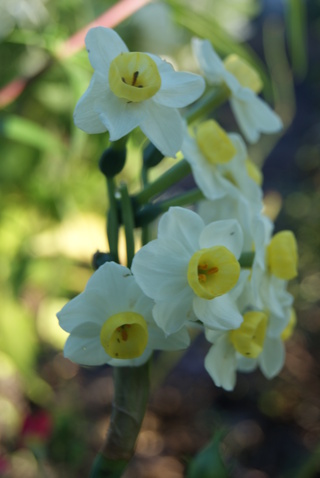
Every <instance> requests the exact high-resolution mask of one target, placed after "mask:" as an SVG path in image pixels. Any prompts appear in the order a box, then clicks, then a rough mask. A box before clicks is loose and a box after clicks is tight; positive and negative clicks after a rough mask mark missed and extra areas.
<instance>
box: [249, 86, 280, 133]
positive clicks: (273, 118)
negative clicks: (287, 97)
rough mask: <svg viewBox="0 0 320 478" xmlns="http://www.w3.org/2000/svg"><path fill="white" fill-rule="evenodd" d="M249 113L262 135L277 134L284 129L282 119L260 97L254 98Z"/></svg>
mask: <svg viewBox="0 0 320 478" xmlns="http://www.w3.org/2000/svg"><path fill="white" fill-rule="evenodd" d="M249 111H250V116H251V118H252V121H256V123H257V125H258V128H259V130H260V131H261V132H262V133H277V132H278V131H280V130H281V129H282V127H283V124H282V121H281V119H280V117H279V116H278V115H277V113H275V112H274V111H273V110H272V109H271V108H270V106H269V105H268V104H267V103H266V102H265V101H263V100H262V99H261V98H259V96H256V95H254V96H253V98H252V100H251V102H250V110H249Z"/></svg>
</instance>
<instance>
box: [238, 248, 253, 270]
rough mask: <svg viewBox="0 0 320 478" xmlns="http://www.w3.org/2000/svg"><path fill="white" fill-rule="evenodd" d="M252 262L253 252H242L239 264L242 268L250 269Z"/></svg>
mask: <svg viewBox="0 0 320 478" xmlns="http://www.w3.org/2000/svg"><path fill="white" fill-rule="evenodd" d="M253 260H254V252H243V253H242V254H241V256H240V259H239V263H240V266H241V267H242V268H244V269H249V268H250V267H252V264H253Z"/></svg>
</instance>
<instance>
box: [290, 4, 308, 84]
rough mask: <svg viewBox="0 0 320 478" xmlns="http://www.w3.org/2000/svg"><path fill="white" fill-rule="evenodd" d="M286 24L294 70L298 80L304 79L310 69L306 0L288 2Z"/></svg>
mask: <svg viewBox="0 0 320 478" xmlns="http://www.w3.org/2000/svg"><path fill="white" fill-rule="evenodd" d="M286 23H287V32H288V45H289V50H290V56H291V63H292V69H293V71H294V73H295V74H296V76H298V78H300V79H303V78H304V77H305V75H306V73H307V68H308V54H307V33H306V30H307V14H306V5H305V1H304V0H288V2H287V9H286Z"/></svg>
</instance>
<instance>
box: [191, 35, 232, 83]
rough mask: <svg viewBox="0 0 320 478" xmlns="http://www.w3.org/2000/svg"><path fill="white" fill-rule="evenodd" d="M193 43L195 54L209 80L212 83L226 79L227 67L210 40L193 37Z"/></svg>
mask: <svg viewBox="0 0 320 478" xmlns="http://www.w3.org/2000/svg"><path fill="white" fill-rule="evenodd" d="M191 45H192V50H193V54H194V55H195V57H196V59H197V60H198V62H199V66H200V68H201V70H202V71H203V73H204V75H205V77H206V78H207V79H208V81H209V82H210V83H212V84H220V83H222V82H223V81H224V74H225V67H224V64H223V62H222V61H221V59H220V58H219V56H218V55H217V53H216V52H215V50H214V49H213V46H212V45H211V43H210V42H209V40H199V38H193V39H192V41H191Z"/></svg>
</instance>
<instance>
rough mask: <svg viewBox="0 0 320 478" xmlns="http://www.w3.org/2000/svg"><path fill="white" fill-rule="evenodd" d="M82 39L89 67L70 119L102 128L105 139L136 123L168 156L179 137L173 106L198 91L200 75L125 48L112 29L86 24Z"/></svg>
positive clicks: (187, 101)
mask: <svg viewBox="0 0 320 478" xmlns="http://www.w3.org/2000/svg"><path fill="white" fill-rule="evenodd" d="M85 41H86V46H87V50H88V53H89V60H90V63H91V65H92V67H93V68H94V73H93V77H92V79H91V82H90V85H89V88H88V89H87V91H86V92H85V93H84V95H83V96H82V97H81V99H80V100H79V102H78V104H77V105H76V108H75V112H74V121H75V124H76V125H77V126H78V127H79V128H80V129H82V130H84V131H86V132H87V133H102V132H104V131H107V130H108V131H109V134H110V140H111V141H116V140H118V139H120V138H122V137H123V136H125V135H126V134H128V133H130V131H132V130H133V129H134V128H136V127H137V126H140V128H141V130H142V131H143V133H144V134H145V135H146V136H147V137H148V138H149V139H150V141H151V142H152V143H153V144H154V145H155V146H156V147H157V148H158V149H159V150H160V151H161V152H162V153H163V154H164V155H167V156H174V155H175V154H176V153H177V151H179V149H180V147H181V143H182V119H181V116H180V114H179V112H178V110H177V108H182V107H185V106H187V105H188V104H190V103H192V102H193V101H195V100H196V99H197V98H198V97H199V96H200V95H201V94H202V93H203V91H204V88H205V82H204V80H203V78H202V77H200V76H198V75H195V74H192V73H184V72H176V71H174V69H173V67H172V66H171V65H170V64H169V63H167V62H165V61H164V60H161V59H160V58H159V57H157V56H155V55H152V54H149V53H140V52H132V53H129V51H128V48H127V46H126V45H125V43H124V42H123V41H122V39H121V38H120V37H119V36H118V35H117V33H116V32H115V31H113V30H111V29H108V28H103V27H97V28H92V29H91V30H89V32H88V33H87V36H86V40H85Z"/></svg>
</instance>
